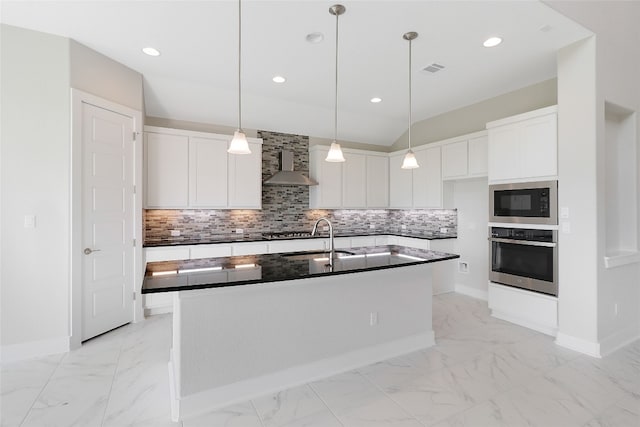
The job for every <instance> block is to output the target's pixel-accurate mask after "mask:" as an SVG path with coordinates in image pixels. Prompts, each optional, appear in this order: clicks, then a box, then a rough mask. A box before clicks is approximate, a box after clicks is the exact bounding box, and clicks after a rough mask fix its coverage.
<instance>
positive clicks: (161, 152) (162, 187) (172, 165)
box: [145, 133, 189, 208]
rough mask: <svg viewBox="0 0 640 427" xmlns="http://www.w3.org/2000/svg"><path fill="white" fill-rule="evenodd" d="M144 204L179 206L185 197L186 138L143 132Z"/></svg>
mask: <svg viewBox="0 0 640 427" xmlns="http://www.w3.org/2000/svg"><path fill="white" fill-rule="evenodd" d="M145 148H146V150H145V159H146V166H147V180H146V181H147V186H146V187H147V188H146V195H147V207H150V208H157V207H167V208H172V207H181V206H186V205H187V204H188V200H189V138H188V137H186V136H182V135H164V134H159V133H146V134H145Z"/></svg>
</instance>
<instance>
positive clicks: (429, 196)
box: [413, 147, 442, 208]
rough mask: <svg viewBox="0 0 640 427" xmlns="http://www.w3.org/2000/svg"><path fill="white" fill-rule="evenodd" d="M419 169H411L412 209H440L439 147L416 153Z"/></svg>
mask: <svg viewBox="0 0 640 427" xmlns="http://www.w3.org/2000/svg"><path fill="white" fill-rule="evenodd" d="M416 160H417V161H418V165H420V167H419V168H417V169H413V207H414V208H439V207H442V176H441V160H440V147H433V148H427V149H426V150H420V151H416Z"/></svg>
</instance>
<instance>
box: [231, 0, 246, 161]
mask: <svg viewBox="0 0 640 427" xmlns="http://www.w3.org/2000/svg"><path fill="white" fill-rule="evenodd" d="M241 66H242V1H241V0H238V130H236V131H235V132H234V133H233V139H232V140H231V144H229V149H228V150H227V153H230V154H251V150H250V149H249V142H248V141H247V135H245V134H244V131H243V130H242V78H241V77H240V76H241V70H242V68H241Z"/></svg>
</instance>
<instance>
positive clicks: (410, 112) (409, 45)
mask: <svg viewBox="0 0 640 427" xmlns="http://www.w3.org/2000/svg"><path fill="white" fill-rule="evenodd" d="M409 151H411V40H409Z"/></svg>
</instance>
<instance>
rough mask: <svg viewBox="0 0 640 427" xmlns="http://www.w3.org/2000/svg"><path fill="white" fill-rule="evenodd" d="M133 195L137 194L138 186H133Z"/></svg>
mask: <svg viewBox="0 0 640 427" xmlns="http://www.w3.org/2000/svg"><path fill="white" fill-rule="evenodd" d="M133 194H136V186H135V185H134V186H133Z"/></svg>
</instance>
